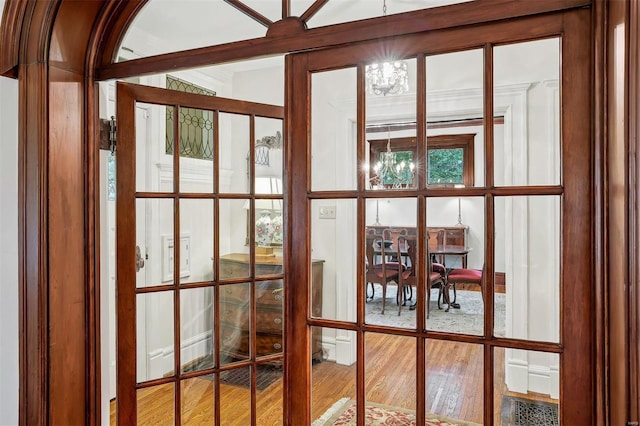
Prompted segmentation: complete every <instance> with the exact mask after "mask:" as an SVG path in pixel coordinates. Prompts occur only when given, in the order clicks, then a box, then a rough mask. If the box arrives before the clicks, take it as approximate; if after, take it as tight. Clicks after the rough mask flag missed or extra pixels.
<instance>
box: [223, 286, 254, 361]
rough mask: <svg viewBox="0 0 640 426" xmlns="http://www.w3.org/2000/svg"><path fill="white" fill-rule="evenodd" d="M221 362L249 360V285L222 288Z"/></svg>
mask: <svg viewBox="0 0 640 426" xmlns="http://www.w3.org/2000/svg"><path fill="white" fill-rule="evenodd" d="M218 309H219V311H220V362H221V363H222V364H226V363H228V362H233V361H235V360H240V359H247V358H249V352H250V349H251V348H250V346H249V316H250V314H251V287H250V284H249V283H241V284H231V285H225V286H221V287H220V306H219V308H218Z"/></svg>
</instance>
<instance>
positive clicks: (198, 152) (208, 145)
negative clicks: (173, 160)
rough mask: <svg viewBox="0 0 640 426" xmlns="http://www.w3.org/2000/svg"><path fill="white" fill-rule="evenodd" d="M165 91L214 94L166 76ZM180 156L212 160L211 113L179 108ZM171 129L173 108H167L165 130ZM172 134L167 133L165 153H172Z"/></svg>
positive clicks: (214, 93)
mask: <svg viewBox="0 0 640 426" xmlns="http://www.w3.org/2000/svg"><path fill="white" fill-rule="evenodd" d="M167 89H171V90H178V91H181V92H187V93H197V94H200V95H208V96H215V95H216V92H214V91H212V90H208V89H205V88H204V87H200V86H196V85H195V84H192V83H189V82H187V81H184V80H180V79H179V78H175V77H172V76H170V75H167ZM178 115H179V117H178V128H179V131H180V133H179V134H180V156H181V157H189V158H196V159H200V160H213V111H204V110H199V109H194V108H180V109H179V114H178ZM171 128H173V108H167V129H171ZM173 146H174V140H173V132H167V136H166V153H167V154H168V155H171V154H172V153H173Z"/></svg>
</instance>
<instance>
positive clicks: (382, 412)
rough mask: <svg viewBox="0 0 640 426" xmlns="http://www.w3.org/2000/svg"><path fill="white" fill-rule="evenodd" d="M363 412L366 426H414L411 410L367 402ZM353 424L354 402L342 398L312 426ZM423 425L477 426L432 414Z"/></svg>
mask: <svg viewBox="0 0 640 426" xmlns="http://www.w3.org/2000/svg"><path fill="white" fill-rule="evenodd" d="M364 412H365V419H364V424H366V425H367V426H412V425H413V426H415V424H416V417H415V415H414V412H413V411H411V410H405V409H402V408H397V407H389V406H386V405H382V404H376V403H373V402H367V404H366V406H365V409H364ZM355 424H356V405H355V401H353V400H352V399H349V398H342V399H340V400H338V401H337V402H336V403H335V404H333V406H331V408H329V409H328V410H327V412H326V413H324V414H323V415H322V416H321V417H320V418H318V419H317V420H316V421H314V422H313V423H312V426H350V425H355ZM424 424H425V425H428V426H459V425H463V426H479V425H478V424H477V423H470V422H465V421H462V420H454V419H449V418H446V417H443V416H436V415H434V414H427V419H426V420H425V423H424Z"/></svg>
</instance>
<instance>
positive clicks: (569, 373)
mask: <svg viewBox="0 0 640 426" xmlns="http://www.w3.org/2000/svg"><path fill="white" fill-rule="evenodd" d="M564 21H565V31H564V36H563V38H562V46H561V49H562V50H561V51H562V55H563V57H562V61H561V80H562V81H561V99H562V105H561V108H562V110H563V111H564V113H563V114H561V140H562V148H561V149H562V152H561V157H562V162H563V167H562V170H565V171H571V173H564V176H563V183H564V188H565V193H564V196H563V209H562V210H563V211H562V218H561V221H562V236H561V241H562V247H563V261H562V263H561V269H560V270H561V277H562V279H561V283H563V284H564V285H563V286H562V287H561V289H560V300H561V306H562V302H563V301H568V300H571V302H572V304H574V305H577V306H583V307H585V309H563V310H561V314H560V341H561V342H563V343H564V345H565V351H564V353H563V355H562V359H563V362H562V367H563V368H562V369H561V371H560V398H561V400H562V401H565V404H564V407H562V406H561V407H560V411H561V418H564V419H571V422H574V423H575V424H583V425H588V424H594V420H595V419H594V414H595V408H594V405H593V401H594V400H595V389H594V382H595V381H594V369H595V350H594V347H593V341H594V338H595V332H594V328H595V327H594V326H595V315H593V309H592V307H593V306H594V303H593V302H594V300H595V299H594V296H595V293H594V288H593V284H591V285H581V286H571V287H570V290H569V287H568V286H569V283H575V282H579V283H594V281H595V280H594V278H593V277H594V272H595V268H594V267H593V253H594V250H595V244H594V236H593V229H594V222H595V221H594V214H593V205H594V200H595V198H594V193H595V188H594V186H587V185H586V182H589V181H592V179H593V176H594V170H593V161H594V154H593V152H592V151H593V143H592V135H593V133H592V129H591V127H590V126H584V125H583V123H586V122H589V121H590V120H591V119H592V112H593V103H592V94H591V92H592V91H591V90H584V88H585V87H591V82H592V80H591V78H592V77H591V75H590V73H588V72H584V69H585V68H588V65H589V64H590V63H591V45H590V43H588V42H587V41H588V40H591V38H590V37H591V25H590V24H591V11H590V10H582V11H576V12H573V13H567V14H565V16H564ZM580 70H583V71H580ZM567 111H570V112H571V113H567ZM587 165H588V166H587ZM570 247H584V248H585V249H587V248H588V250H584V251H583V250H571V249H570ZM586 307H590V309H586ZM576 336H578V338H575V337H576ZM587 365H588V366H590V367H589V368H585V366H587ZM577 389H580V391H581V395H582V396H583V397H582V398H580V399H579V400H578V399H577V398H575V397H572V395H575V392H576V390H577ZM567 401H572V402H571V404H567V403H566V402H567Z"/></svg>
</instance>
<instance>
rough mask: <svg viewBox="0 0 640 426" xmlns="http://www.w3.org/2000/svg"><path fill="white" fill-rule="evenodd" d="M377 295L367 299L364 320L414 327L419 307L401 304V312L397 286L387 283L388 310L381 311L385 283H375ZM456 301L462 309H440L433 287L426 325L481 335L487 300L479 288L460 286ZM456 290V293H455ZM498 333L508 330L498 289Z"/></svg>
mask: <svg viewBox="0 0 640 426" xmlns="http://www.w3.org/2000/svg"><path fill="white" fill-rule="evenodd" d="M374 288H375V296H374V298H373V300H371V301H368V302H367V303H366V317H365V321H366V322H367V323H368V324H375V325H386V326H390V327H402V328H415V326H416V311H415V310H414V311H412V310H410V309H409V306H408V305H409V303H407V306H403V307H402V311H401V313H400V315H399V316H398V305H397V304H396V286H389V287H387V299H386V303H385V313H384V315H382V313H381V312H382V287H381V286H380V285H378V284H375V285H374ZM457 293H458V297H457V300H456V302H458V303H460V308H459V309H454V308H452V309H449V312H445V309H446V305H443V306H442V308H443V309H438V302H437V297H438V291H437V290H435V289H434V290H433V292H432V296H431V302H430V313H429V318H428V319H427V329H428V330H433V331H445V332H453V333H462V334H473V335H482V334H483V330H484V303H483V302H482V296H481V294H480V292H478V291H467V290H458V292H457ZM452 294H453V293H452ZM414 298H415V291H414ZM494 300H495V302H494V307H495V317H494V321H495V332H494V333H495V335H496V336H504V335H505V334H504V333H505V315H506V309H505V295H504V294H502V293H498V294H496V295H495V299H494Z"/></svg>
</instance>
